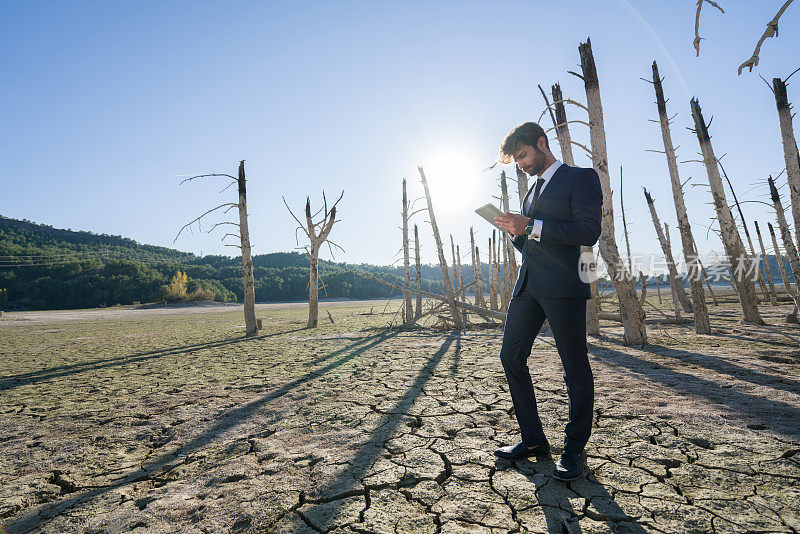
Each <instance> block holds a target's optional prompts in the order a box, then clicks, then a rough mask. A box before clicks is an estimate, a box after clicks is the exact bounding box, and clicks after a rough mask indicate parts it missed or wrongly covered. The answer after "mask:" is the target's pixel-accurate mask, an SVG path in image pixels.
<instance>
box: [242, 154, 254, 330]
mask: <svg viewBox="0 0 800 534" xmlns="http://www.w3.org/2000/svg"><path fill="white" fill-rule="evenodd" d="M237 182H238V186H239V238H240V241H241V244H242V284H243V286H244V325H245V331H246V332H247V335H248V336H254V335H256V333H257V332H258V325H257V324H256V290H255V281H254V280H253V257H252V255H251V251H250V230H249V228H248V226H247V187H246V184H245V178H244V160H242V161H240V162H239V178H238V179H237Z"/></svg>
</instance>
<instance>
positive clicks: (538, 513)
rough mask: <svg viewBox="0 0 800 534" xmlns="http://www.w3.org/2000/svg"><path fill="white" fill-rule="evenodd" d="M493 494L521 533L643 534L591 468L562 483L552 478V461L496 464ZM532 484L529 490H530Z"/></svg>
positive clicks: (504, 461)
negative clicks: (598, 533) (603, 529)
mask: <svg viewBox="0 0 800 534" xmlns="http://www.w3.org/2000/svg"><path fill="white" fill-rule="evenodd" d="M495 469H496V473H495V481H494V487H495V490H497V491H498V492H500V493H501V495H504V498H505V500H506V502H507V503H508V505H509V506H510V507H511V508H512V510H514V512H515V513H514V514H513V516H514V518H515V519H516V520H517V521H518V522H519V524H520V527H521V528H522V529H523V530H529V531H533V532H541V531H543V530H546V531H547V532H550V533H559V534H562V533H569V534H571V533H576V532H583V529H585V528H586V527H587V526H588V525H587V522H590V523H591V526H592V527H594V528H590V529H589V530H590V531H592V532H594V531H595V530H596V528H597V526H598V525H597V523H604V524H605V525H606V526H607V527H608V528H609V529H610V530H611V531H612V532H615V533H621V532H624V533H633V534H644V533H645V532H646V531H645V529H644V528H643V527H642V526H641V524H640V523H639V520H640V517H633V516H630V515H628V514H627V513H626V512H625V511H623V510H622V508H620V506H619V504H618V503H617V502H616V501H615V500H614V498H613V497H612V496H611V494H610V492H609V491H608V489H606V487H605V486H604V485H603V484H602V483H601V482H600V481H598V480H597V478H595V476H594V474H593V473H592V472H591V469H590V468H587V472H586V473H585V474H584V475H582V476H581V477H579V478H577V479H575V480H571V481H568V482H564V481H561V480H558V479H556V478H554V477H553V472H554V470H555V463H554V462H553V459H552V458H551V457H548V458H542V459H539V460H538V461H535V462H534V461H531V460H522V461H516V462H509V461H506V460H496V461H495ZM531 484H533V487H531Z"/></svg>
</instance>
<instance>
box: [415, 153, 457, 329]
mask: <svg viewBox="0 0 800 534" xmlns="http://www.w3.org/2000/svg"><path fill="white" fill-rule="evenodd" d="M417 170H419V175H420V177H421V178H422V187H423V188H424V189H425V199H426V200H427V202H428V217H429V219H430V223H431V228H432V229H433V239H434V241H435V242H436V252H437V253H438V254H439V265H440V267H441V268H442V282H443V283H444V290H445V292H446V295H447V299H448V305H449V307H450V315H451V317H452V318H453V322H454V323H455V326H456V328H457V329H459V330H460V329H461V328H462V327H463V322H462V319H461V312H460V311H459V309H458V307H457V306H456V293H455V291H454V290H453V284H452V282H451V281H450V273H449V272H448V269H447V260H446V259H445V257H444V249H443V248H442V238H441V237H440V235H439V226H438V225H437V224H436V215H435V213H434V211H433V199H432V198H431V193H430V191H429V189H428V180H427V179H426V178H425V171H424V170H423V169H422V167H417Z"/></svg>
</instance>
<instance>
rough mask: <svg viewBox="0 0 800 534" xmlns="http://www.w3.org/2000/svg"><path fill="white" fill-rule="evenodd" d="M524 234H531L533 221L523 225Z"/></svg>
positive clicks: (529, 235)
mask: <svg viewBox="0 0 800 534" xmlns="http://www.w3.org/2000/svg"><path fill="white" fill-rule="evenodd" d="M525 234H527V236H528V238H530V237H531V236H532V235H533V221H531V224H529V225H528V226H526V227H525Z"/></svg>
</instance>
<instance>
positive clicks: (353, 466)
mask: <svg viewBox="0 0 800 534" xmlns="http://www.w3.org/2000/svg"><path fill="white" fill-rule="evenodd" d="M460 338H461V333H460V332H456V333H455V334H451V335H449V336H448V337H447V338H445V340H444V342H443V343H442V345H441V346H440V347H439V348H438V349H437V350H436V352H435V353H433V354H432V355H431V357H430V359H429V360H428V361H427V363H426V364H425V365H424V366H423V367H422V369H420V371H419V374H418V375H417V377H416V379H415V380H414V382H413V383H412V384H411V387H410V388H409V389H408V390H407V391H406V393H405V394H404V395H403V397H402V398H401V399H400V400H399V401H398V402H397V403H396V404H395V405H394V406H393V407H392V409H391V410H389V411H388V412H387V413H386V415H384V417H383V418H382V419H381V420H380V422H379V423H378V424H377V426H376V431H375V433H374V434H373V435H372V437H371V438H370V439H369V441H367V442H366V443H364V444H363V445H362V446H361V448H360V449H359V451H358V453H357V454H356V455H355V456H354V457H353V459H352V461H351V462H350V467H349V468H347V469H345V470H344V471H343V472H342V473H340V474H339V476H337V477H336V478H335V479H334V480H332V481H330V482H328V483H327V484H325V486H323V487H322V488H320V489H319V490H317V492H316V493H317V494H318V495H319V497H318V498H316V499H314V501H313V502H311V501H310V500H309V502H310V504H311V505H310V506H309V507H307V508H305V509H303V510H296V511H295V513H294V514H293V515H292V516H291V518H290V522H291V523H292V525H293V526H294V528H296V529H298V530H299V529H302V528H307V524H308V521H309V520H308V516H309V515H319V514H315V513H314V508H315V507H317V506H319V505H320V504H325V503H330V502H332V501H335V500H338V499H343V498H345V497H350V496H353V495H359V494H362V493H364V492H365V491H368V488H367V489H366V490H365V487H364V486H363V485H362V482H361V480H362V478H363V477H364V475H365V474H366V472H367V470H368V469H369V468H370V467H371V466H372V465H373V464H374V462H375V460H377V459H378V457H379V456H380V455H381V454H383V453H384V452H385V450H386V442H387V441H388V440H389V439H390V438H392V436H393V434H394V433H395V431H396V429H397V427H398V426H399V425H400V423H401V421H403V420H404V418H407V417H408V412H409V410H410V409H411V407H412V406H413V405H414V402H415V401H416V399H417V398H418V397H419V396H420V394H421V393H422V391H423V388H424V387H425V384H426V383H427V382H428V380H429V379H430V378H431V377H432V376H433V374H434V371H435V369H436V366H437V365H438V364H439V362H440V361H441V360H442V358H443V357H444V355H445V354H446V353H447V351H448V349H449V348H450V345H451V344H452V343H453V340H456V350H460V346H461V344H460ZM454 357H457V355H454ZM326 508H327V509H326V512H325V514H324V515H327V516H328V517H331V516H333V515H335V512H336V510H335V508H334V509H331V508H330V507H326ZM313 528H322V529H325V528H327V525H317V526H315V527H313Z"/></svg>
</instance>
